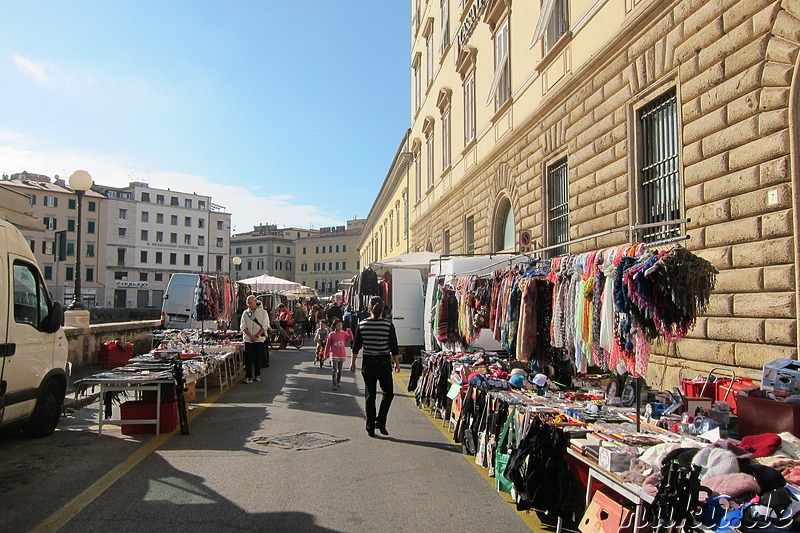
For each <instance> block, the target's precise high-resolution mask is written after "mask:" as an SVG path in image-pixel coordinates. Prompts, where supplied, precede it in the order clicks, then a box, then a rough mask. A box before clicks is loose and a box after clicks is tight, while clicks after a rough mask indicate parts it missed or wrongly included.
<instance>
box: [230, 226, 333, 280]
mask: <svg viewBox="0 0 800 533" xmlns="http://www.w3.org/2000/svg"><path fill="white" fill-rule="evenodd" d="M317 234H319V231H318V230H312V229H302V228H279V227H278V226H276V225H275V224H261V225H259V226H255V227H254V228H253V231H248V232H246V233H238V234H236V235H234V236H232V237H231V259H232V258H234V257H239V258H240V259H241V260H242V263H241V264H240V265H239V268H238V269H235V268H234V265H233V264H231V265H230V269H231V276H232V277H238V279H246V278H252V277H255V276H260V275H261V274H264V273H267V274H269V275H270V276H275V277H278V278H282V279H288V280H289V281H295V272H296V269H295V265H296V264H297V253H296V252H297V240H298V239H301V238H309V237H313V236H315V235H317Z"/></svg>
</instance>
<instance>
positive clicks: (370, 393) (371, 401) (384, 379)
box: [361, 355, 394, 431]
mask: <svg viewBox="0 0 800 533" xmlns="http://www.w3.org/2000/svg"><path fill="white" fill-rule="evenodd" d="M363 360H364V364H363V366H362V368H361V375H362V376H363V377H364V389H365V391H366V399H367V401H366V404H367V405H366V412H367V430H370V431H371V430H374V429H375V428H376V427H385V426H386V417H387V416H388V415H389V407H390V406H391V405H392V399H393V398H394V381H393V380H392V363H391V360H390V357H389V356H388V355H386V356H377V357H376V356H372V357H370V356H367V357H364V359H363ZM378 384H380V386H381V391H383V399H382V400H381V407H380V410H379V411H378V412H377V413H376V412H375V398H376V396H377V393H378V387H377V386H378Z"/></svg>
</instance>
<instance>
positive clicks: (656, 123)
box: [639, 89, 681, 242]
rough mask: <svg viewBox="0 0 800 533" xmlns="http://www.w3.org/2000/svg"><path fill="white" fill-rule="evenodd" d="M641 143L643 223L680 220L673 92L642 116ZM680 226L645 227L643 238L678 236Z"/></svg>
mask: <svg viewBox="0 0 800 533" xmlns="http://www.w3.org/2000/svg"><path fill="white" fill-rule="evenodd" d="M639 125H640V128H641V132H642V144H641V150H642V154H641V161H642V166H641V180H642V181H641V189H640V194H641V201H640V204H639V205H640V206H641V208H642V210H641V216H640V222H641V223H642V224H653V223H658V222H666V221H668V220H678V219H679V218H680V217H681V191H680V174H679V166H678V152H679V146H678V144H679V143H678V102H677V95H676V92H675V90H674V89H672V90H670V91H669V92H667V93H665V94H664V95H662V96H661V97H659V98H657V99H656V100H654V101H653V102H651V103H650V104H648V105H647V106H646V107H644V108H643V109H642V110H641V111H640V113H639ZM680 234H681V227H680V225H679V224H665V225H659V226H656V227H652V228H645V229H644V230H643V231H642V234H641V236H640V238H641V239H642V240H643V241H644V242H655V241H660V240H663V239H669V238H672V237H677V236H679V235H680Z"/></svg>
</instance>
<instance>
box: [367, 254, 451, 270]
mask: <svg viewBox="0 0 800 533" xmlns="http://www.w3.org/2000/svg"><path fill="white" fill-rule="evenodd" d="M439 257H440V256H439V254H437V253H433V252H409V253H407V254H401V255H397V256H395V257H390V258H388V259H383V260H381V261H376V262H374V263H372V264H371V265H370V266H371V267H373V268H375V267H384V268H428V267H429V266H430V264H431V261H434V260H436V259H439Z"/></svg>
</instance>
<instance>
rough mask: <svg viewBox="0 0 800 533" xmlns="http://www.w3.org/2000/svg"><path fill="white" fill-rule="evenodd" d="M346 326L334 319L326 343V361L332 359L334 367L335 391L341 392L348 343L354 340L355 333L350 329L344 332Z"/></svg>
mask: <svg viewBox="0 0 800 533" xmlns="http://www.w3.org/2000/svg"><path fill="white" fill-rule="evenodd" d="M343 327H344V324H343V323H342V321H341V320H339V319H338V318H337V319H334V321H333V331H331V332H330V333H329V334H328V341H327V342H326V343H325V359H328V358H330V360H331V363H332V365H333V390H339V385H340V384H341V382H342V365H343V364H344V360H345V358H347V350H346V349H345V348H346V347H347V343H348V342H350V341H352V340H353V332H352V331H350V330H349V329H348V330H347V331H342V328H343Z"/></svg>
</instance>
